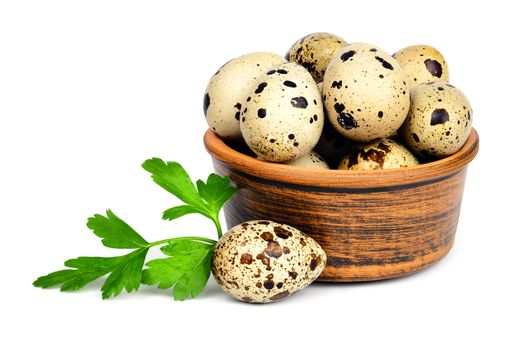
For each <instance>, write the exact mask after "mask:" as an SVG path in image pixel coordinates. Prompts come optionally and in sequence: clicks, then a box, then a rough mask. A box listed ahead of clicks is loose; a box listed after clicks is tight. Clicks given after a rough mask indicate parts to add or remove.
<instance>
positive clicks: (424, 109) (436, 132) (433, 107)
mask: <svg viewBox="0 0 525 350" xmlns="http://www.w3.org/2000/svg"><path fill="white" fill-rule="evenodd" d="M410 96H411V101H412V104H411V106H410V112H409V113H408V117H407V119H406V121H405V122H404V123H403V126H402V127H401V128H400V129H399V132H398V133H399V136H400V137H401V139H402V140H403V142H404V144H405V145H406V146H407V147H408V148H410V149H411V150H412V152H414V153H416V154H418V155H421V156H423V157H426V156H428V155H430V156H436V157H444V156H448V155H451V154H453V153H456V152H457V151H458V150H459V149H460V148H461V147H462V146H463V145H464V144H465V142H466V141H467V138H468V136H469V134H470V130H471V128H472V117H473V115H472V108H471V107H470V103H469V101H468V100H467V97H466V96H465V95H464V94H463V93H462V92H461V91H460V90H459V89H457V88H456V87H454V86H452V85H450V84H448V83H442V82H435V83H427V84H422V85H418V86H416V87H415V88H414V89H412V90H411V92H410Z"/></svg>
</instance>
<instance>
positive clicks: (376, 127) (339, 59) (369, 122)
mask: <svg viewBox="0 0 525 350" xmlns="http://www.w3.org/2000/svg"><path fill="white" fill-rule="evenodd" d="M406 80H407V78H406V75H405V73H404V72H403V70H402V69H401V67H400V66H399V64H398V63H397V61H396V60H395V59H394V58H392V57H391V56H390V55H389V54H387V53H386V52H385V51H383V50H381V49H379V48H378V47H377V46H374V45H370V44H365V43H354V44H350V45H348V46H345V47H343V48H341V49H339V50H338V51H337V52H336V53H335V55H334V57H333V58H332V60H331V61H330V64H329V65H328V68H327V69H326V72H325V75H324V81H323V101H324V105H325V107H326V111H327V114H328V119H329V120H330V122H331V123H332V125H333V126H334V128H335V129H336V130H337V131H338V132H339V133H341V134H342V135H344V136H346V137H348V138H350V139H352V140H354V141H359V142H367V141H371V140H373V139H377V138H384V137H387V136H388V135H390V134H392V133H393V132H394V131H395V130H397V129H398V128H399V127H400V126H401V124H402V123H403V121H404V120H405V117H406V115H407V113H408V109H409V107H410V97H409V93H408V84H407V81H406Z"/></svg>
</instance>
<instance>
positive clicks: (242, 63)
mask: <svg viewBox="0 0 525 350" xmlns="http://www.w3.org/2000/svg"><path fill="white" fill-rule="evenodd" d="M282 62H285V59H284V57H281V56H279V55H277V54H274V53H271V52H255V53H250V54H247V55H244V56H240V57H237V58H234V59H233V60H231V61H229V62H227V63H226V64H224V65H223V66H222V67H221V68H219V70H218V71H217V73H215V75H214V76H213V77H211V79H210V81H209V83H208V86H207V87H206V92H205V94H204V102H203V108H204V115H205V116H206V122H207V123H208V125H209V126H210V128H212V129H213V131H215V132H216V133H217V134H218V135H219V136H221V137H223V138H227V139H239V138H241V129H240V126H239V120H240V116H241V111H242V109H243V108H244V103H245V102H246V101H245V100H246V96H247V95H248V93H249V89H250V88H251V85H252V84H253V82H254V80H255V79H257V77H258V76H260V75H261V74H263V73H265V72H266V71H267V70H268V69H270V67H272V66H274V65H276V64H279V63H282Z"/></svg>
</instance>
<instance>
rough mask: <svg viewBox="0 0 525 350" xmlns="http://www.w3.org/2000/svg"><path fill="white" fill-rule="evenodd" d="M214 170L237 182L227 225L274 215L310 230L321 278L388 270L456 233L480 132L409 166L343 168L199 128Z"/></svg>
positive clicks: (428, 258) (418, 264)
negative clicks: (261, 154) (288, 161)
mask: <svg viewBox="0 0 525 350" xmlns="http://www.w3.org/2000/svg"><path fill="white" fill-rule="evenodd" d="M204 144H205V146H206V149H207V151H208V152H209V153H210V155H211V157H212V161H213V166H214V168H215V171H216V172H217V173H218V174H220V175H223V176H224V175H227V176H229V177H230V178H231V180H232V182H233V183H234V184H235V186H237V187H238V188H239V191H238V192H237V194H235V195H234V197H233V198H232V199H231V200H230V201H229V202H228V203H227V204H226V206H225V216H226V223H227V226H228V228H231V227H233V226H235V225H237V224H239V223H242V222H244V221H248V220H254V219H267V220H274V221H277V222H281V223H286V224H289V225H291V226H294V227H296V228H298V229H299V230H301V231H303V232H304V233H306V234H309V235H310V236H312V237H313V238H314V239H315V240H316V241H317V242H318V243H319V244H320V245H321V246H322V247H323V249H324V250H325V251H326V254H327V255H328V264H327V267H326V268H325V270H324V271H323V273H322V274H321V276H320V277H319V279H318V281H330V282H353V281H371V280H379V279H386V278H393V277H398V276H403V275H407V274H411V273H413V272H416V271H419V270H421V269H424V268H425V267H427V266H429V265H431V264H433V263H435V262H436V261H438V260H439V259H441V258H442V257H444V256H445V255H446V254H447V253H448V251H449V250H450V249H451V247H452V244H453V242H454V236H455V234H456V227H457V224H458V219H459V213H460V209H461V198H462V195H463V187H464V185H465V177H466V175H467V165H468V163H469V162H470V161H471V160H472V159H474V157H475V156H476V153H477V151H478V147H479V138H478V134H477V133H476V131H475V130H474V129H473V130H472V132H471V134H470V136H469V138H468V140H467V142H466V144H465V145H464V146H463V148H462V149H461V150H460V151H459V152H457V153H455V154H453V155H451V156H449V157H447V158H443V159H440V160H437V161H433V162H430V163H426V164H421V165H418V166H414V167H409V168H399V169H385V170H368V171H344V170H323V169H307V168H297V167H291V166H288V165H284V164H277V163H269V162H264V161H261V160H258V159H256V158H254V157H252V156H250V155H247V154H245V153H243V152H240V151H239V150H236V149H235V148H234V147H230V146H228V145H227V144H226V143H225V142H224V141H223V140H221V139H220V138H219V137H218V136H217V135H216V134H215V133H214V132H213V131H212V130H208V131H207V132H206V134H205V135H204Z"/></svg>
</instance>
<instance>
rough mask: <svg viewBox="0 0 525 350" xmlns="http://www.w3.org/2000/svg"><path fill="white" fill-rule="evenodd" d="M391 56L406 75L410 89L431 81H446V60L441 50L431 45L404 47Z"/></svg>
mask: <svg viewBox="0 0 525 350" xmlns="http://www.w3.org/2000/svg"><path fill="white" fill-rule="evenodd" d="M393 56H394V58H395V59H396V61H397V62H398V63H399V65H400V66H401V68H402V69H403V71H404V72H405V74H406V75H407V79H408V85H409V87H410V88H411V89H412V88H413V87H415V86H417V85H419V84H423V83H429V82H432V81H443V82H448V65H447V62H446V61H445V58H444V57H443V55H442V54H441V52H439V51H438V50H436V49H435V48H433V47H432V46H427V45H414V46H409V47H405V48H404V49H401V50H399V51H398V52H396V53H395V54H394V55H393Z"/></svg>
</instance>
